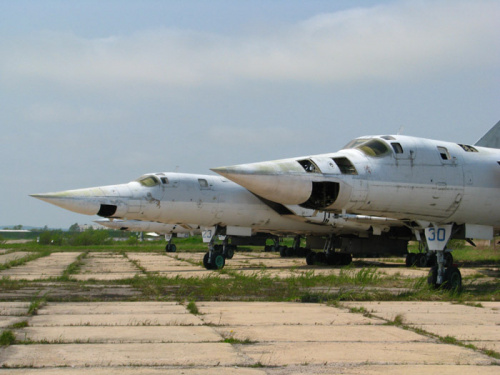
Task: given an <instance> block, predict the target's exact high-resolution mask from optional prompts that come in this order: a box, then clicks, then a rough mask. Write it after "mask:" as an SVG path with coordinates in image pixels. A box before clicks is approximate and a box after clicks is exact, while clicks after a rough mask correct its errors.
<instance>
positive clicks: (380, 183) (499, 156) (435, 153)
mask: <svg viewBox="0 0 500 375" xmlns="http://www.w3.org/2000/svg"><path fill="white" fill-rule="evenodd" d="M499 161H500V150H497V149H491V148H484V147H474V146H468V145H459V144H456V143H451V142H442V141H435V140H430V139H422V138H414V137H408V136H399V135H394V136H369V137H361V138H358V139H355V140H354V141H352V142H350V143H349V144H348V145H347V146H346V147H345V148H344V149H342V150H340V151H338V152H336V153H330V154H321V155H313V156H306V157H299V158H292V159H284V160H277V161H270V162H262V163H253V164H245V165H240V166H232V167H222V168H216V169H214V171H216V172H217V173H220V174H222V175H224V176H226V177H228V178H230V179H231V180H233V181H235V182H237V183H239V184H241V185H242V186H245V187H246V188H247V189H249V190H251V191H252V192H254V193H255V194H257V195H260V196H263V197H264V198H266V199H270V200H273V201H275V202H278V203H281V204H298V205H301V206H303V207H307V208H311V209H319V210H326V211H332V212H342V211H347V212H350V213H358V214H365V215H375V216H386V217H392V218H398V219H404V220H425V221H429V222H433V223H457V224H463V223H468V224H476V225H486V226H492V227H495V228H499V227H500V189H499V188H500V166H499Z"/></svg>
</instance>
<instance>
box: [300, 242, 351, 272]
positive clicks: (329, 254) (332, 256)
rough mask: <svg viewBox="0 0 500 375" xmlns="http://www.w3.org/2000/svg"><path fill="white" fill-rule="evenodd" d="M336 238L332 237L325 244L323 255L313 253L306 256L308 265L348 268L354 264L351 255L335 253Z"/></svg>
mask: <svg viewBox="0 0 500 375" xmlns="http://www.w3.org/2000/svg"><path fill="white" fill-rule="evenodd" d="M335 244H336V238H335V237H334V236H333V235H332V236H330V237H328V239H327V240H326V242H325V247H324V250H323V252H322V253H316V252H314V251H311V252H310V253H309V254H307V256H306V263H307V264H308V265H309V266H312V265H314V264H318V263H319V264H327V265H329V266H347V265H349V264H351V263H352V255H351V254H349V253H338V252H335Z"/></svg>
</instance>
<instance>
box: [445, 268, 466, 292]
mask: <svg viewBox="0 0 500 375" xmlns="http://www.w3.org/2000/svg"><path fill="white" fill-rule="evenodd" d="M444 279H445V283H444V284H443V287H444V288H446V289H450V290H461V289H462V274H461V273H460V270H459V269H458V268H457V267H453V266H451V267H448V268H447V269H446V271H445V273H444Z"/></svg>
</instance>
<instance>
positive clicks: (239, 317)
mask: <svg viewBox="0 0 500 375" xmlns="http://www.w3.org/2000/svg"><path fill="white" fill-rule="evenodd" d="M79 255H80V253H78V252H62V253H52V254H51V255H49V256H46V257H42V258H38V259H36V260H33V261H30V262H27V263H26V264H24V265H21V266H17V267H12V268H10V269H6V270H3V271H2V272H0V277H9V278H10V279H12V280H26V282H27V285H26V288H25V289H26V291H24V293H26V294H22V293H21V294H19V291H9V290H7V289H8V288H6V290H0V301H3V302H0V330H1V331H11V332H12V333H13V334H14V335H15V337H16V341H15V343H14V344H13V345H10V346H4V347H0V372H1V373H2V374H19V375H20V374H27V375H28V374H40V375H45V374H70V375H71V374H86V375H87V374H88V375H101V374H111V375H113V374H120V375H128V374H134V375H135V374H137V375H141V374H147V375H156V374H172V375H173V374H186V375H194V374H202V375H212V374H214V375H215V374H216V375H225V374H236V375H264V374H306V373H307V374H311V373H314V374H422V373H426V374H434V373H435V374H438V373H439V374H470V373H477V374H499V373H500V360H498V359H495V358H494V357H492V356H488V355H486V354H484V352H482V351H479V350H475V349H473V348H470V347H467V346H466V345H467V344H472V345H473V346H474V347H475V348H479V349H486V350H492V351H495V352H497V353H498V352H500V344H499V342H500V302H481V306H476V305H464V304H452V303H449V302H418V301H417V302H341V303H339V304H336V305H335V306H330V305H326V304H321V303H298V302H240V301H235V302H219V301H198V302H196V306H197V308H198V310H199V313H198V314H196V313H193V312H192V310H190V309H189V308H188V306H187V303H179V302H175V301H161V302H159V301H136V302H135V301H133V302H131V301H123V300H122V301H120V300H113V301H103V302H50V301H49V302H47V303H45V304H43V305H42V306H41V307H40V308H39V309H38V311H37V313H36V314H28V309H29V308H30V302H29V298H30V294H29V293H33V295H35V293H47V292H50V293H52V294H51V295H56V296H60V297H61V299H62V300H64V298H63V295H64V293H65V292H66V291H67V290H66V289H65V287H64V285H62V283H57V282H54V281H53V279H51V278H53V277H57V276H61V275H62V274H63V272H64V270H65V269H66V268H67V267H68V266H69V265H70V264H71V263H73V262H74V261H75V260H76V259H77V257H78V256H79ZM7 256H8V258H2V257H7ZM23 256H26V254H17V255H16V254H15V253H14V252H9V253H6V254H4V255H1V256H0V262H6V261H10V260H5V259H17V258H16V257H21V258H22V257H23ZM202 256H203V253H175V254H161V253H133V252H130V253H126V254H120V253H118V254H117V253H112V252H89V253H88V254H87V255H86V256H85V257H84V258H83V259H82V261H81V266H80V267H79V269H78V272H77V273H75V274H71V275H70V276H69V277H70V278H72V279H74V280H77V281H88V280H94V281H99V280H100V281H103V282H108V281H119V280H120V279H128V278H131V277H134V276H137V277H142V276H144V275H145V273H147V272H152V273H155V274H159V275H164V276H168V277H179V278H185V277H204V276H206V275H209V274H210V272H211V271H207V270H205V269H204V268H203V267H201V266H200V264H199V262H200V260H201V257H202ZM373 262H374V264H379V263H378V261H376V260H374V261H373ZM304 264H305V261H304V259H299V258H279V256H277V255H276V254H272V253H256V254H253V253H237V254H235V256H234V258H233V259H232V260H228V263H227V266H226V267H228V269H231V270H233V271H235V272H241V273H244V274H256V273H257V274H258V273H269V274H270V275H272V276H277V277H278V278H285V277H289V276H291V275H297V274H300V273H303V272H311V270H314V272H315V273H317V274H320V273H337V272H340V271H339V269H338V268H331V267H309V266H305V265H304ZM382 264H383V265H384V266H383V268H381V269H380V272H381V274H382V275H392V274H398V275H401V276H402V277H421V276H422V275H425V274H426V273H427V270H425V269H415V268H412V269H407V268H404V267H402V266H401V264H399V265H398V264H394V265H391V264H390V263H387V262H383V263H382V262H380V265H381V266H382ZM464 271H465V273H466V274H467V273H473V272H477V270H474V269H465V270H464ZM463 273H464V272H463ZM222 277H231V276H230V275H222ZM33 280H36V281H37V283H39V284H37V285H36V286H33V288H32V289H30V287H29V283H30V282H32V281H33ZM44 280H46V282H45V283H44V282H43V281H44ZM40 288H41V289H40ZM107 288H109V289H112V290H114V291H113V293H116V294H120V293H122V295H121V296H122V297H123V299H125V300H126V299H127V298H129V297H130V298H133V297H136V296H137V295H136V294H134V293H137V292H134V291H132V290H130V288H124V289H123V290H120V288H121V286H120V285H114V284H110V285H108V286H107ZM113 288H114V289H113ZM30 290H31V292H30ZM108 292H109V291H108ZM57 293H60V294H57ZM87 293H88V296H90V297H92V299H93V300H94V301H95V300H96V299H97V298H98V296H99V295H98V294H96V295H95V296H94V295H92V293H93V290H92V287H91V286H88V290H87ZM96 296H97V297H96ZM73 297H74V296H73ZM190 311H191V312H190ZM396 320H398V321H399V323H400V324H399V325H395V324H393V323H394V321H396ZM447 337H449V338H453V340H446V339H444V338H447ZM457 340H458V341H459V343H460V344H457Z"/></svg>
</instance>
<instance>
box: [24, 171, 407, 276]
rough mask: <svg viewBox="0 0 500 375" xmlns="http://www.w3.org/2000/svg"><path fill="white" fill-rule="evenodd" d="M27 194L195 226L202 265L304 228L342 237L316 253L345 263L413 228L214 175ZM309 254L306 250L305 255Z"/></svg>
mask: <svg viewBox="0 0 500 375" xmlns="http://www.w3.org/2000/svg"><path fill="white" fill-rule="evenodd" d="M32 196H33V197H35V198H38V199H41V200H43V201H46V202H48V203H52V204H54V205H56V206H59V207H62V208H65V209H67V210H70V211H74V212H78V213H81V214H87V215H96V214H97V215H99V216H102V217H106V218H110V219H113V220H114V219H123V220H141V221H147V222H158V223H163V224H170V225H180V226H190V227H191V226H196V227H197V228H199V229H200V230H201V231H202V234H203V238H204V241H205V242H208V243H209V251H208V252H207V253H206V254H205V257H204V265H205V267H206V268H207V269H219V268H222V267H223V266H224V264H225V259H226V258H230V255H231V253H230V251H231V249H232V248H231V246H230V245H235V244H237V245H239V244H254V245H265V241H266V239H267V238H269V237H271V238H273V239H276V236H284V235H292V234H293V235H296V236H297V237H296V241H295V245H294V247H295V248H298V247H299V246H300V236H306V238H307V240H308V244H309V245H310V247H312V248H318V247H319V246H323V244H324V243H325V240H324V237H329V240H328V241H326V242H327V243H328V245H329V247H328V248H327V250H329V249H331V248H333V245H334V244H333V243H334V242H338V240H337V241H335V240H336V239H337V236H340V237H339V238H341V242H342V243H341V244H340V245H338V244H337V245H338V246H337V247H342V248H343V249H344V253H343V255H339V253H334V252H330V253H327V255H322V256H319V259H318V260H319V261H324V262H328V263H331V264H346V263H350V261H351V260H352V258H351V255H350V254H356V253H366V252H372V253H373V252H376V251H377V250H378V251H380V250H383V249H388V248H389V249H393V251H394V252H396V253H399V254H401V255H402V254H404V253H406V248H407V243H408V240H409V239H410V238H411V236H412V234H411V231H409V230H407V229H406V228H405V227H404V226H403V224H402V223H401V222H399V221H397V220H392V219H386V218H376V217H373V218H372V217H367V216H354V215H351V216H348V215H346V216H345V217H343V218H336V217H335V215H333V214H329V213H325V212H319V211H317V210H315V209H310V208H303V207H299V206H293V205H290V206H286V207H285V206H284V205H281V204H276V203H273V202H270V201H268V200H265V199H263V198H260V197H257V196H255V195H254V194H252V193H251V192H249V191H248V190H247V189H245V188H243V187H241V186H240V185H238V184H235V183H234V182H231V181H229V180H227V179H226V178H223V177H220V176H208V175H193V174H181V173H151V174H146V175H144V176H142V177H140V178H139V179H137V180H136V181H132V182H129V183H127V184H120V185H110V186H101V187H94V188H88V189H78V190H68V191H63V192H57V193H46V194H33V195H32ZM218 235H225V236H226V238H225V240H224V243H223V244H222V249H221V248H220V246H215V244H214V242H215V238H216V237H217V236H218ZM229 239H231V244H229ZM245 239H246V240H247V241H245ZM318 239H323V241H322V242H321V241H317V240H318ZM259 241H260V242H259ZM318 243H319V244H318ZM367 243H369V244H370V247H369V248H367ZM233 249H234V248H233ZM373 249H375V250H373ZM367 250H368V251H367ZM314 254H316V253H314ZM345 254H349V255H345ZM312 261H314V259H312V258H311V257H309V260H308V263H311V262H312Z"/></svg>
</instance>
